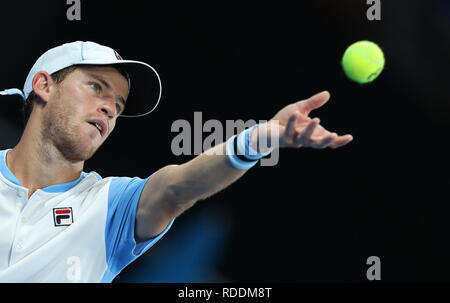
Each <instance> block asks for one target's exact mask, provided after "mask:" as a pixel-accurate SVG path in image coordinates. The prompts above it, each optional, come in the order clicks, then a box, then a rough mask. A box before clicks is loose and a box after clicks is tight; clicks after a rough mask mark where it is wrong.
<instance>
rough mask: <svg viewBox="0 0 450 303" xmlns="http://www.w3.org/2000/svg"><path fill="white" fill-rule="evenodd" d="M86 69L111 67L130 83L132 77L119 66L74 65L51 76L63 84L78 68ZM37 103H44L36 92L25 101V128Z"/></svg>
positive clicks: (31, 93) (56, 81) (23, 108)
mask: <svg viewBox="0 0 450 303" xmlns="http://www.w3.org/2000/svg"><path fill="white" fill-rule="evenodd" d="M80 66H81V67H85V66H111V67H114V68H115V69H117V71H118V72H119V73H120V74H121V75H123V76H124V77H125V79H127V81H128V82H129V81H130V76H129V75H128V73H127V72H126V71H125V70H123V69H122V68H120V67H118V66H117V65H72V66H69V67H66V68H63V69H61V70H59V71H57V72H54V73H53V74H51V75H50V76H51V77H52V79H53V81H54V82H55V83H56V84H59V83H61V82H62V81H63V80H64V79H65V78H66V77H67V75H69V74H70V73H71V72H73V71H74V70H76V69H77V68H78V67H80ZM35 102H42V100H41V97H39V95H38V94H36V93H35V92H34V90H32V91H31V92H30V94H29V95H28V97H27V99H26V100H25V103H24V104H23V107H22V116H23V126H24V127H25V125H27V123H28V119H29V118H30V115H31V112H32V111H33V107H34V104H35Z"/></svg>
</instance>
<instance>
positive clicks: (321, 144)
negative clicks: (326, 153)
mask: <svg viewBox="0 0 450 303" xmlns="http://www.w3.org/2000/svg"><path fill="white" fill-rule="evenodd" d="M336 138H337V134H336V133H332V134H330V135H329V136H326V137H321V139H320V141H319V142H318V143H314V146H313V147H314V148H317V149H324V148H326V147H328V146H329V145H330V144H332V143H333V142H334V141H335V140H336Z"/></svg>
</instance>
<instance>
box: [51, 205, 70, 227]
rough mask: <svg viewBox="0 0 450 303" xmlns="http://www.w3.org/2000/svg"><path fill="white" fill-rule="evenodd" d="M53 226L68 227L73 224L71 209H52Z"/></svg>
mask: <svg viewBox="0 0 450 303" xmlns="http://www.w3.org/2000/svg"><path fill="white" fill-rule="evenodd" d="M53 219H54V221H55V226H69V225H71V224H72V223H73V216H72V207H62V208H53Z"/></svg>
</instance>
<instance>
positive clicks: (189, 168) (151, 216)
mask: <svg viewBox="0 0 450 303" xmlns="http://www.w3.org/2000/svg"><path fill="white" fill-rule="evenodd" d="M329 98H330V95H329V93H328V92H322V93H319V94H316V95H314V96H312V97H310V98H308V99H306V100H302V101H298V102H296V103H292V104H289V105H288V106H286V107H284V108H283V109H282V110H280V111H279V112H278V113H277V114H276V115H275V116H274V117H273V118H272V119H271V120H269V121H268V122H267V123H264V124H262V125H260V126H259V127H258V128H259V129H256V128H255V129H253V131H252V132H251V134H250V137H249V138H250V146H251V147H252V148H253V149H255V150H257V141H258V139H259V138H258V137H259V136H260V135H261V134H264V135H265V136H267V138H268V139H269V141H270V142H275V141H276V142H278V146H279V147H280V148H286V147H288V148H289V147H290V148H300V147H311V148H316V149H323V148H326V147H330V148H337V147H340V146H343V145H345V144H347V143H349V142H350V141H352V140H353V137H352V136H351V135H344V136H339V135H338V134H336V133H334V132H330V131H328V130H326V129H325V128H324V127H323V126H321V125H320V120H319V119H318V118H311V117H309V115H310V113H311V111H312V110H314V109H316V108H319V107H321V106H323V105H324V104H325V103H326V102H327V101H328V100H329ZM275 124H276V128H275V129H277V132H273V131H272V129H273V128H274V127H275ZM261 152H264V151H261ZM246 171H247V170H242V169H237V168H235V167H233V166H232V165H231V164H230V161H229V159H228V157H227V155H226V142H224V143H222V144H219V145H217V146H215V147H213V148H212V149H210V150H208V151H206V152H204V153H202V154H200V155H199V156H197V157H195V158H194V159H192V160H191V161H188V162H186V163H184V164H181V165H169V166H166V167H163V168H162V169H160V170H159V171H158V172H157V173H156V174H155V175H154V176H153V177H152V178H150V179H149V181H148V182H147V184H146V185H145V187H144V189H143V192H142V194H141V197H140V200H139V206H138V210H137V215H136V236H137V238H138V239H148V238H151V237H154V236H156V235H158V234H159V233H161V232H162V231H163V230H164V229H165V228H166V226H167V225H168V223H169V222H170V221H171V220H172V219H173V218H174V217H176V216H178V215H180V214H181V213H183V212H184V211H185V210H187V209H188V208H190V207H191V206H192V205H194V204H195V202H196V201H198V200H202V199H206V198H207V197H209V196H211V195H213V194H215V193H217V192H219V191H221V190H222V189H224V188H226V187H228V186H229V185H230V184H232V183H233V182H235V181H236V180H237V179H239V178H240V177H242V176H243V175H244V174H245V173H246Z"/></svg>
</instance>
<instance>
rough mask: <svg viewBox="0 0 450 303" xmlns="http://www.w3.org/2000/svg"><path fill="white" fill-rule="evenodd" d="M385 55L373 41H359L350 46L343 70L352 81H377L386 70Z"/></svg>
mask: <svg viewBox="0 0 450 303" xmlns="http://www.w3.org/2000/svg"><path fill="white" fill-rule="evenodd" d="M384 61H385V60H384V54H383V51H382V50H381V48H380V47H379V46H378V45H377V44H375V43H374V42H371V41H358V42H355V43H353V44H352V45H350V46H349V47H348V48H347V49H346V51H345V52H344V55H343V57H342V68H343V69H344V72H345V74H346V75H347V77H349V78H350V79H351V80H353V81H356V82H358V83H368V82H372V81H373V80H375V78H377V77H378V75H379V74H380V73H381V72H382V71H383V68H384Z"/></svg>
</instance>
